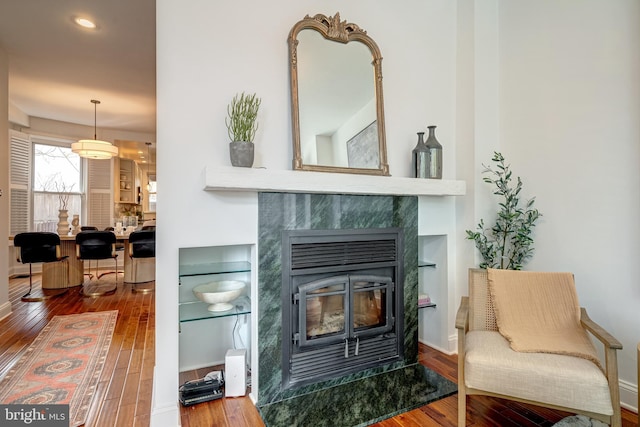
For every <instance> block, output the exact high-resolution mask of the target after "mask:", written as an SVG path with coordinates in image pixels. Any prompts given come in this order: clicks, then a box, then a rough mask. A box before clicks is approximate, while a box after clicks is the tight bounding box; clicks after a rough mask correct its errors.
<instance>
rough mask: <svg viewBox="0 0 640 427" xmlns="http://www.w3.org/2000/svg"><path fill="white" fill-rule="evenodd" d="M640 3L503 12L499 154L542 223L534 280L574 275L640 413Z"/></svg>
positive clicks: (514, 4)
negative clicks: (618, 346)
mask: <svg viewBox="0 0 640 427" xmlns="http://www.w3.org/2000/svg"><path fill="white" fill-rule="evenodd" d="M639 17H640V3H638V1H637V0H616V1H601V0H564V1H561V2H558V1H553V0H542V1H536V2H531V1H524V0H518V1H513V0H509V1H502V2H500V14H499V22H500V24H499V33H500V44H499V51H500V68H499V73H500V109H499V110H500V118H499V121H500V145H501V147H502V152H503V154H504V155H505V156H506V157H507V159H508V160H510V162H511V164H512V166H513V169H514V171H516V173H517V174H519V175H520V176H522V179H523V180H524V185H525V187H524V188H525V190H524V192H526V197H530V196H533V195H535V196H536V205H537V206H538V208H539V209H540V211H541V212H542V213H543V215H544V217H543V218H542V219H541V221H540V222H539V225H538V226H537V228H536V245H535V246H536V255H535V257H534V258H533V260H532V262H531V263H530V264H529V265H528V266H527V268H528V269H536V270H550V271H571V272H573V273H575V278H576V285H577V288H578V294H579V298H580V303H581V305H583V306H585V307H587V309H588V311H589V314H590V317H591V318H592V319H594V320H595V321H596V322H599V323H600V324H601V325H602V326H603V327H605V328H606V329H607V330H608V331H609V332H611V333H612V334H613V335H614V336H615V337H616V338H618V339H619V340H620V341H621V342H622V344H623V345H624V350H623V351H622V352H621V353H620V355H619V357H618V363H619V370H620V378H621V388H622V400H623V402H625V403H626V404H627V405H628V406H632V407H635V406H637V403H636V402H637V397H636V396H635V394H633V393H634V392H635V393H636V394H637V374H636V369H637V368H636V366H637V365H636V346H637V343H638V342H639V341H640V314H639V313H638V308H639V307H640V285H639V283H640V282H639V281H638V277H640V264H639V263H638V259H640V238H639V237H640V222H639V220H638V212H639V211H640V120H639V118H640V19H639Z"/></svg>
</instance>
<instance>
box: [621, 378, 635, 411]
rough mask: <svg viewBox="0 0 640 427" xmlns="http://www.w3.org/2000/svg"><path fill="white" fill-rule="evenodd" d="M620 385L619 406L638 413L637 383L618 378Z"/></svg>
mask: <svg viewBox="0 0 640 427" xmlns="http://www.w3.org/2000/svg"><path fill="white" fill-rule="evenodd" d="M618 383H619V385H620V406H622V407H623V408H625V409H628V410H630V411H633V412H635V413H638V406H637V405H638V385H637V384H632V383H630V382H629V381H624V380H618Z"/></svg>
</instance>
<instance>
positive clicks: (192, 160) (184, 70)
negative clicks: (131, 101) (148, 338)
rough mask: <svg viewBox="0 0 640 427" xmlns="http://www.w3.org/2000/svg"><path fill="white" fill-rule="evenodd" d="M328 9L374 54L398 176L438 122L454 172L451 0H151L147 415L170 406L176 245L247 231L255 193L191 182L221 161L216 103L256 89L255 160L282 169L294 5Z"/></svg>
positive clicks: (234, 239) (157, 421)
mask: <svg viewBox="0 0 640 427" xmlns="http://www.w3.org/2000/svg"><path fill="white" fill-rule="evenodd" d="M336 11H339V12H340V14H341V17H342V19H343V20H347V21H349V22H354V23H356V24H358V25H360V26H361V27H362V28H364V29H365V30H366V31H367V32H368V34H369V35H370V36H371V37H372V38H373V39H374V40H375V41H376V42H377V43H378V45H379V47H380V49H381V52H382V56H383V57H384V59H383V65H382V71H383V76H384V95H385V115H386V124H387V145H388V147H389V156H388V157H389V158H388V160H389V164H390V169H391V174H392V175H394V176H409V174H410V168H411V150H412V149H413V147H414V146H415V144H416V132H418V131H425V130H426V126H427V125H430V124H435V125H438V138H439V140H440V142H441V143H442V144H443V146H444V147H445V154H444V157H445V162H444V163H445V164H444V177H445V178H454V177H455V176H456V174H455V170H454V158H453V153H454V151H453V148H452V146H453V143H454V142H453V141H454V128H453V126H454V114H453V113H454V89H455V74H454V64H455V50H454V41H455V37H454V34H453V32H454V28H455V3H453V2H450V1H449V0H440V1H429V2H424V1H422V0H411V1H405V2H403V4H402V7H397V5H396V3H394V2H391V1H386V2H377V3H376V4H375V6H374V5H372V4H371V2H369V1H366V0H354V1H350V2H342V1H337V0H328V1H327V0H325V1H322V2H320V1H311V2H293V1H287V0H275V1H274V2H257V1H250V0H240V1H234V2H211V1H206V0H195V1H191V2H187V3H185V2H180V3H178V2H174V1H170V0H158V2H157V32H158V33H157V55H158V56H157V70H158V80H157V84H158V88H157V96H158V111H157V114H158V115H157V117H158V128H157V135H158V145H159V147H161V148H160V149H159V150H158V188H159V189H160V190H159V193H158V208H157V215H158V223H159V227H158V234H157V237H158V253H157V256H158V260H159V262H158V267H157V268H158V270H157V282H156V289H157V292H156V301H157V302H156V304H157V313H158V315H157V319H156V327H157V332H158V334H157V338H156V340H157V346H158V350H157V352H156V377H155V388H154V401H153V425H175V421H176V417H177V407H176V392H177V388H178V380H177V372H178V361H177V357H178V356H177V345H178V325H177V310H178V308H177V276H178V248H180V247H191V246H210V245H222V244H245V243H256V242H255V241H254V240H255V236H256V232H257V224H256V221H255V218H257V216H256V213H257V204H256V200H255V197H252V196H248V195H243V194H215V193H208V192H204V191H202V187H203V179H202V178H203V177H202V175H203V169H204V167H205V165H207V164H209V165H213V166H215V165H225V166H228V165H230V161H229V154H228V142H229V141H228V139H227V131H226V128H225V125H224V118H225V115H226V105H227V104H228V102H229V101H230V100H231V98H232V97H233V95H234V94H235V93H237V92H242V91H247V92H250V93H253V92H256V93H257V94H258V96H260V97H261V98H262V106H261V112H260V114H259V121H260V128H259V130H258V134H257V136H256V140H255V143H256V162H255V164H254V166H264V167H267V168H272V169H291V164H292V159H293V153H292V141H291V122H290V108H289V105H290V95H289V71H288V49H287V36H288V33H289V30H290V29H291V27H292V26H293V25H294V24H295V23H296V22H297V21H298V20H300V19H302V18H304V16H305V15H307V14H310V15H314V14H316V13H324V14H327V15H333V14H335V12H336Z"/></svg>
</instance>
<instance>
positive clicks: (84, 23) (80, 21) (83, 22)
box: [74, 17, 96, 29]
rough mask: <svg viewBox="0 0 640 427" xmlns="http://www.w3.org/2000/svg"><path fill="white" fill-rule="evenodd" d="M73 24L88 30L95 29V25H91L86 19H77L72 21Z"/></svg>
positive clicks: (91, 22)
mask: <svg viewBox="0 0 640 427" xmlns="http://www.w3.org/2000/svg"><path fill="white" fill-rule="evenodd" d="M74 21H75V23H76V24H78V25H80V26H81V27H84V28H90V29H94V28H96V24H94V23H93V21H90V20H88V19H87V18H80V17H77V18H75V19H74Z"/></svg>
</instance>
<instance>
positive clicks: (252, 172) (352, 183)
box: [204, 166, 466, 196]
mask: <svg viewBox="0 0 640 427" xmlns="http://www.w3.org/2000/svg"><path fill="white" fill-rule="evenodd" d="M204 175H205V185H204V190H205V191H245V192H276V193H327V194H370V195H397V196H462V195H464V194H465V191H466V185H465V182H464V181H456V180H442V179H417V178H396V177H392V176H375V175H354V174H344V173H325V172H309V171H294V170H273V169H264V168H238V167H229V166H216V167H211V166H208V167H206V168H205V174H204Z"/></svg>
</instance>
